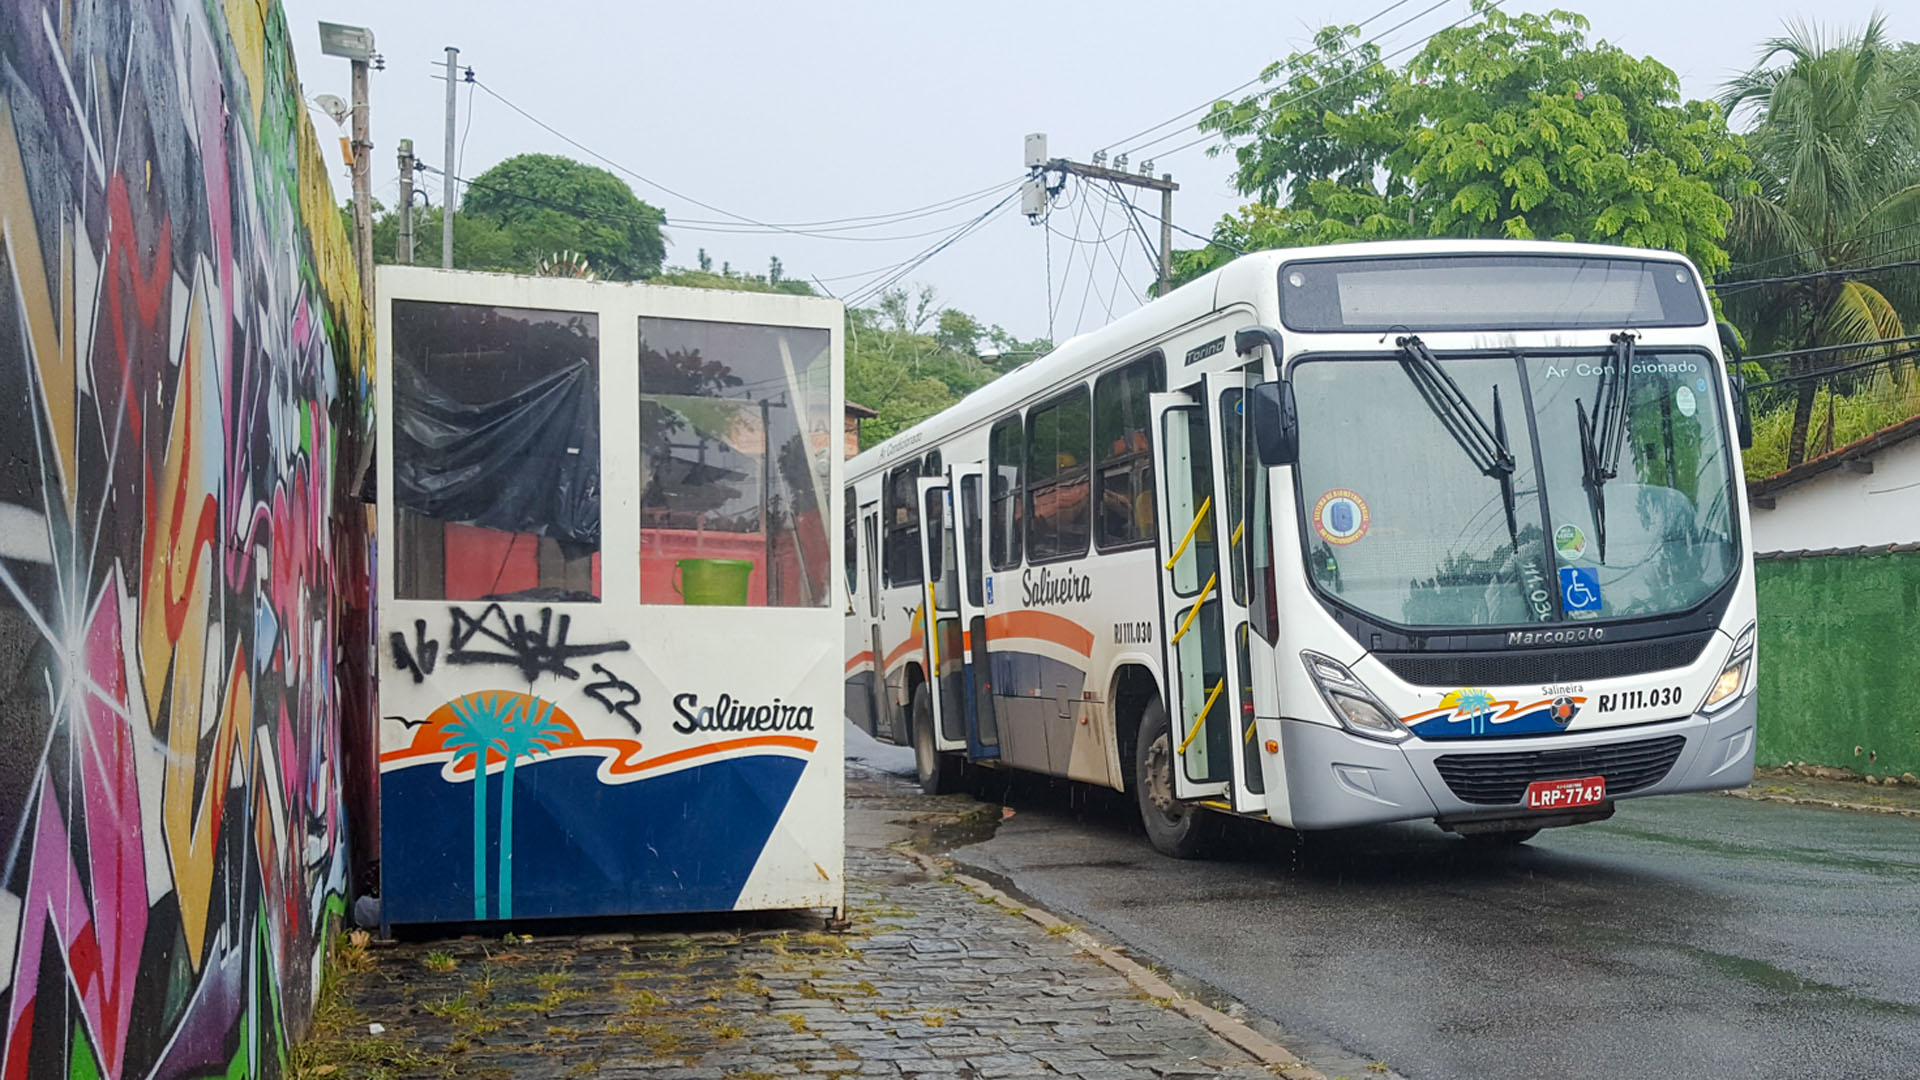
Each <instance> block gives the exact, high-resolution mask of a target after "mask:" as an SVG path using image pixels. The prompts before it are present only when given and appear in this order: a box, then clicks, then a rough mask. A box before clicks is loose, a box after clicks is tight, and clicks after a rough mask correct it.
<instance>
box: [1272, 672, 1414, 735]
mask: <svg viewBox="0 0 1920 1080" xmlns="http://www.w3.org/2000/svg"><path fill="white" fill-rule="evenodd" d="M1300 660H1301V662H1302V663H1304V664H1306V665H1307V676H1308V677H1309V678H1311V679H1312V680H1313V685H1314V687H1315V688H1316V689H1318V690H1319V691H1320V696H1321V697H1322V698H1324V699H1326V702H1327V707H1328V708H1329V709H1332V710H1333V715H1334V716H1335V717H1336V718H1337V719H1338V720H1339V721H1340V724H1341V726H1343V727H1345V728H1346V729H1347V730H1348V731H1350V732H1352V733H1353V734H1355V735H1364V736H1366V737H1367V738H1369V739H1379V740H1381V741H1383V742H1399V741H1401V740H1402V739H1406V738H1409V737H1411V736H1412V735H1413V732H1411V731H1408V730H1407V729H1406V726H1405V725H1403V724H1401V723H1400V721H1399V720H1397V719H1395V718H1394V715H1393V713H1392V712H1391V711H1389V710H1388V708H1387V707H1386V706H1385V705H1383V704H1381V703H1380V699H1379V698H1377V697H1374V696H1373V691H1371V690H1368V689H1367V688H1366V687H1365V686H1363V685H1361V683H1360V680H1359V679H1356V678H1354V677H1353V672H1351V671H1348V670H1347V669H1346V667H1345V666H1344V665H1342V664H1340V663H1339V662H1338V661H1336V660H1333V659H1332V658H1330V657H1326V656H1322V655H1320V654H1319V653H1317V652H1311V651H1303V652H1302V653H1301V654H1300Z"/></svg>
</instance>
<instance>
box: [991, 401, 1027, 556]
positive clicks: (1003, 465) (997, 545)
mask: <svg viewBox="0 0 1920 1080" xmlns="http://www.w3.org/2000/svg"><path fill="white" fill-rule="evenodd" d="M1026 454H1027V447H1026V437H1025V433H1024V432H1023V431H1022V430H1021V428H1020V415H1019V414H1018V413H1015V414H1014V415H1012V416H1009V417H1007V418H1006V419H1004V420H1001V421H1000V422H999V423H997V424H995V425H993V432H992V434H991V435H990V436H989V437H988V447H987V477H988V482H989V485H990V498H989V500H988V510H987V512H988V515H989V516H990V517H991V518H992V527H991V528H989V529H988V530H987V535H988V542H989V546H990V547H992V549H993V552H992V554H993V568H994V569H995V570H1008V569H1012V568H1013V567H1016V566H1019V565H1020V542H1021V534H1022V532H1023V531H1024V530H1023V529H1022V525H1023V523H1024V518H1025V515H1023V514H1022V513H1021V507H1022V505H1023V504H1022V501H1021V496H1020V472H1021V468H1020V463H1021V462H1022V461H1023V460H1025V458H1026Z"/></svg>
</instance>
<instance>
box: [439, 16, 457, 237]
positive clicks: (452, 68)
mask: <svg viewBox="0 0 1920 1080" xmlns="http://www.w3.org/2000/svg"><path fill="white" fill-rule="evenodd" d="M459 66H460V50H459V49H458V48H456V47H454V46H452V45H449V46H447V149H446V152H445V153H443V154H441V155H440V178H441V179H442V180H444V181H445V182H446V183H445V184H444V186H442V187H441V189H440V268H441V269H442V270H451V269H453V166H454V161H453V155H454V154H455V152H456V151H455V150H454V147H453V114H454V111H455V110H456V109H458V108H459V104H460V96H459V84H458V83H457V82H455V81H454V76H455V74H456V73H457V69H458V68H459Z"/></svg>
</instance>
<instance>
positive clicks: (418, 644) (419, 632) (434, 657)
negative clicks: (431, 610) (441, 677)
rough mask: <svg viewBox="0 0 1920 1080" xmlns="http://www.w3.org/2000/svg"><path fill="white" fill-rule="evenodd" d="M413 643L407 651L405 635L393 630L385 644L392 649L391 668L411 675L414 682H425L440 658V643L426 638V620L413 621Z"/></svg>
mask: <svg viewBox="0 0 1920 1080" xmlns="http://www.w3.org/2000/svg"><path fill="white" fill-rule="evenodd" d="M413 642H414V644H413V648H412V649H411V650H409V649H408V648H407V636H406V635H405V634H402V633H401V632H400V631H398V630H395V631H394V632H393V633H391V634H389V635H387V643H388V644H389V645H390V646H392V648H393V666H394V667H397V668H399V669H400V670H401V671H405V672H409V673H411V674H412V675H413V681H414V682H416V683H420V682H425V681H426V678H427V676H429V675H431V674H433V668H434V665H435V664H437V663H438V662H439V657H440V643H439V642H437V641H434V640H433V639H431V638H429V637H427V620H425V619H415V620H413Z"/></svg>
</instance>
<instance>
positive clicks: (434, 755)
mask: <svg viewBox="0 0 1920 1080" xmlns="http://www.w3.org/2000/svg"><path fill="white" fill-rule="evenodd" d="M378 291H379V294H380V297H381V300H380V303H381V311H380V313H379V341H380V356H381V359H380V362H379V364H378V368H379V370H380V372H381V373H382V374H381V378H380V380H379V394H380V400H379V408H378V411H379V414H380V424H381V429H380V438H379V440H378V441H379V443H380V446H381V461H380V469H381V473H380V484H379V491H380V496H381V499H382V503H381V507H380V522H381V530H382V535H381V552H382V555H381V559H380V578H381V581H380V590H381V591H380V618H379V624H380V627H381V641H380V643H379V644H380V649H379V652H380V704H379V716H380V769H381V772H380V791H381V802H380V823H381V852H382V858H381V864H380V870H381V915H382V918H383V919H385V920H386V921H387V922H389V923H396V924H401V923H427V922H471V921H474V920H492V919H501V920H505V919H530V918H551V917H571V916H585V915H617V914H632V913H656V912H676V911H725V910H733V909H743V908H805V907H823V908H839V907H840V906H841V903H842V900H843V897H844V885H843V882H842V877H841V869H842V863H843V853H842V844H843V840H844V829H843V827H842V822H843V804H844V787H843V774H842V751H843V742H842V740H843V737H844V730H843V725H842V722H841V720H840V709H839V705H840V668H841V658H840V632H841V631H840V628H841V622H842V620H843V618H844V615H843V612H844V610H845V605H846V599H847V594H846V591H845V590H846V586H845V583H844V580H843V579H842V578H841V576H840V574H839V573H838V572H836V569H837V567H838V566H839V565H840V561H841V553H840V551H839V549H838V542H839V535H840V530H838V529H828V528H826V527H825V525H826V523H827V522H829V521H832V520H835V518H834V517H833V516H832V515H834V514H835V513H837V512H838V511H837V509H835V508H833V507H832V502H833V501H834V498H835V496H836V493H837V492H838V491H839V484H840V472H839V470H840V467H841V465H840V459H841V454H840V453H839V452H838V451H839V450H840V447H841V442H840V439H841V432H840V414H841V409H840V390H839V381H840V380H839V375H838V373H839V371H840V363H841V355H842V354H841V348H840V343H839V334H840V332H841V328H842V326H843V325H844V315H843V313H842V310H841V308H840V305H839V304H838V303H836V302H831V301H826V300H818V299H812V298H801V297H790V296H766V295H758V294H751V293H719V292H707V291H703V290H687V289H666V288H658V287H653V286H643V285H620V284H611V283H592V282H578V281H562V280H558V279H545V278H515V277H508V276H506V275H497V274H469V273H462V272H458V271H442V270H429V269H423V268H420V267H398V266H390V267H382V268H381V270H380V277H379V290H378Z"/></svg>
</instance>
